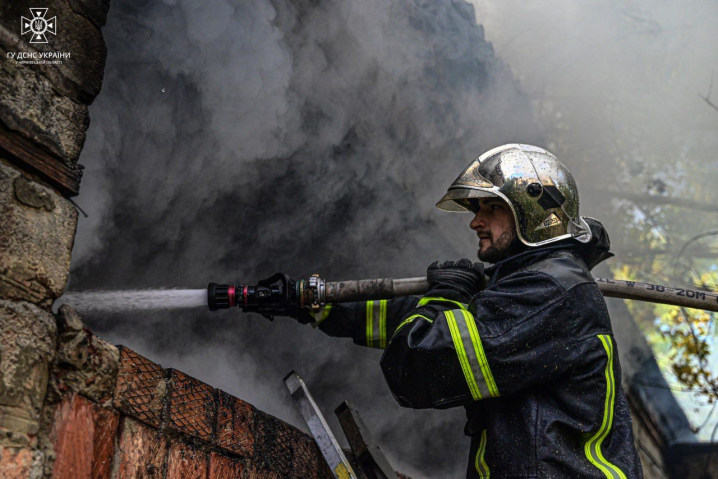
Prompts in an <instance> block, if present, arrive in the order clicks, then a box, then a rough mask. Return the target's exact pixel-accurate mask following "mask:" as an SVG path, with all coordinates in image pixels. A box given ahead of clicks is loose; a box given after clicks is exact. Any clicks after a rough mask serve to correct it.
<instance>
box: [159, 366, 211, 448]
mask: <svg viewBox="0 0 718 479" xmlns="http://www.w3.org/2000/svg"><path fill="white" fill-rule="evenodd" d="M171 372H172V374H171V377H170V381H169V385H170V398H169V403H170V404H169V415H168V418H167V427H169V428H171V429H173V430H175V431H179V432H183V433H185V434H189V435H190V436H193V437H196V438H199V439H204V440H207V441H208V440H210V439H211V436H212V424H213V423H214V389H213V388H212V387H211V386H209V385H207V384H205V383H203V382H201V381H199V380H197V379H195V378H193V377H190V376H187V375H186V374H185V373H183V372H182V371H177V370H174V369H173V370H171Z"/></svg>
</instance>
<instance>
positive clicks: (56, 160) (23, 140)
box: [0, 122, 82, 197]
mask: <svg viewBox="0 0 718 479" xmlns="http://www.w3.org/2000/svg"><path fill="white" fill-rule="evenodd" d="M0 155H2V156H3V157H5V159H7V160H8V161H10V162H12V163H15V164H16V165H18V166H20V167H21V168H23V169H26V170H28V171H29V172H30V173H34V174H36V175H37V176H39V177H40V178H41V179H43V180H44V181H46V182H47V183H49V184H50V186H52V187H54V188H56V189H57V190H59V191H60V193H62V194H63V195H64V196H66V197H72V196H77V195H78V194H79V193H80V179H81V178H82V166H81V165H79V164H72V165H68V164H67V163H65V162H64V161H62V158H60V157H59V156H57V155H55V154H54V153H51V152H50V151H48V150H47V149H46V148H45V147H43V146H41V145H38V144H36V143H35V142H33V141H32V140H30V139H29V138H27V137H26V136H24V135H23V134H22V133H20V132H18V131H14V130H11V129H9V128H8V127H7V126H5V125H4V124H3V123H2V122H0Z"/></svg>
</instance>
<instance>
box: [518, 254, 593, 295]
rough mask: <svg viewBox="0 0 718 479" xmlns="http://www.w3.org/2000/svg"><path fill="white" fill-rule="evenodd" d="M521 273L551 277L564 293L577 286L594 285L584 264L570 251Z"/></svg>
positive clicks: (545, 259) (552, 256) (543, 260)
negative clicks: (528, 272)
mask: <svg viewBox="0 0 718 479" xmlns="http://www.w3.org/2000/svg"><path fill="white" fill-rule="evenodd" d="M523 271H532V272H537V273H544V274H546V275H548V276H551V277H552V278H553V279H554V280H556V282H557V283H558V284H559V285H561V287H562V288H563V289H564V290H565V291H568V290H570V289H572V288H574V287H575V286H578V285H579V284H584V283H595V281H594V279H593V275H591V272H590V271H589V270H588V267H586V263H584V262H583V260H581V259H580V258H578V257H577V256H576V255H574V254H573V253H572V252H571V251H559V252H557V253H555V254H553V255H551V256H549V257H548V258H544V259H542V260H541V261H537V262H536V263H534V264H532V265H530V266H528V267H526V268H524V269H523Z"/></svg>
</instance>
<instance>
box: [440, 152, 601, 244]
mask: <svg viewBox="0 0 718 479" xmlns="http://www.w3.org/2000/svg"><path fill="white" fill-rule="evenodd" d="M487 196H497V197H499V198H502V199H503V200H504V201H506V202H507V203H508V204H509V206H510V207H511V211H513V214H514V219H515V220H516V230H517V233H518V237H519V239H520V240H521V242H523V243H524V244H525V245H527V246H540V245H544V244H548V243H553V242H556V241H561V240H563V239H566V238H574V239H576V240H578V241H580V242H582V243H585V242H588V241H589V240H590V239H591V229H590V228H589V227H588V225H587V224H586V221H585V220H584V219H583V218H581V217H580V216H579V215H578V189H577V188H576V182H575V181H574V179H573V176H572V175H571V172H570V171H568V168H566V167H565V166H564V165H563V163H561V162H560V161H558V159H556V157H555V156H554V155H553V154H551V153H549V152H548V151H546V150H544V149H543V148H538V147H536V146H531V145H519V144H511V145H503V146H499V147H498V148H494V149H493V150H490V151H487V152H486V153H484V154H483V155H481V156H480V157H478V158H477V159H476V160H474V161H473V162H472V163H471V164H470V165H469V166H468V168H466V170H464V172H463V173H461V175H459V177H458V178H457V179H456V181H454V183H452V185H451V186H450V187H449V191H448V192H447V193H446V194H445V195H444V197H443V198H441V200H439V202H438V203H437V204H436V206H438V207H439V208H440V209H442V210H444V211H456V212H465V211H469V212H475V211H476V205H477V202H478V198H482V197H487Z"/></svg>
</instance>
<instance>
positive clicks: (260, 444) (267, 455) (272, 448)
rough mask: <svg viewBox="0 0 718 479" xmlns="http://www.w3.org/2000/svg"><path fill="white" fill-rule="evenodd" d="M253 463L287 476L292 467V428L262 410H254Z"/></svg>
mask: <svg viewBox="0 0 718 479" xmlns="http://www.w3.org/2000/svg"><path fill="white" fill-rule="evenodd" d="M254 418H255V430H256V433H255V442H254V454H253V456H252V461H253V462H254V464H256V465H258V466H260V467H262V468H265V469H269V470H271V471H274V472H277V473H280V474H281V475H283V476H287V475H288V474H289V471H290V470H291V468H292V439H293V438H294V434H293V430H294V428H293V427H292V426H290V425H289V424H287V423H285V422H284V421H280V420H279V419H277V418H276V417H273V416H270V415H269V414H266V413H264V412H262V411H259V410H256V411H255V412H254Z"/></svg>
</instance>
